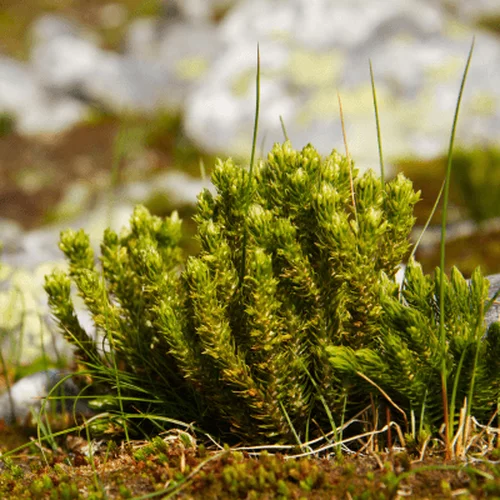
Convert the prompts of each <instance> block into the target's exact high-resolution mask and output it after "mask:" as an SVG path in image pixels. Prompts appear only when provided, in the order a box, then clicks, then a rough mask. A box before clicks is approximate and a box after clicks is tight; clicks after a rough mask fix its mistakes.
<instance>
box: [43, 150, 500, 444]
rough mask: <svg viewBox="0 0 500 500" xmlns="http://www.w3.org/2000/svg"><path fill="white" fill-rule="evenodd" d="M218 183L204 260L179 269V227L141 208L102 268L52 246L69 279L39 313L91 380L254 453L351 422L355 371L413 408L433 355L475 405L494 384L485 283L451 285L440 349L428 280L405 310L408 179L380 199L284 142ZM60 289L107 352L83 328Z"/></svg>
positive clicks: (81, 246)
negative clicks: (72, 348) (85, 314)
mask: <svg viewBox="0 0 500 500" xmlns="http://www.w3.org/2000/svg"><path fill="white" fill-rule="evenodd" d="M212 181H213V184H214V186H215V188H216V194H215V195H214V194H212V193H211V192H210V191H208V190H205V191H203V192H202V193H201V194H200V195H199V198H198V204H197V214H196V216H195V221H196V223H197V226H198V238H199V241H200V244H201V252H200V254H199V255H197V256H191V257H189V258H188V259H187V260H186V261H185V260H184V259H183V257H182V255H181V252H180V250H179V247H178V242H179V240H180V238H181V222H180V221H179V220H178V217H177V216H176V214H175V213H174V214H173V215H172V216H171V217H169V218H166V219H160V218H158V217H154V216H151V215H150V214H149V212H148V211H147V210H146V209H145V208H143V207H140V206H139V207H137V208H136V210H135V212H134V214H133V216H132V218H131V223H130V228H128V229H126V230H124V231H123V232H122V233H121V234H120V235H118V234H116V233H115V232H113V231H111V230H107V231H106V233H105V235H104V239H103V242H102V245H101V257H100V266H98V265H96V262H95V257H94V254H93V251H92V249H91V246H90V243H89V240H88V237H87V236H86V235H85V234H84V233H83V232H82V231H79V232H73V231H66V232H64V233H63V234H62V237H61V244H60V246H61V249H62V250H63V252H64V253H65V254H66V256H67V258H68V260H69V273H64V272H61V271H57V272H54V273H53V274H52V275H50V276H48V277H47V280H46V290H47V292H48V294H49V303H50V306H51V308H52V311H53V313H54V315H55V317H56V318H57V320H58V321H59V324H60V327H61V329H62V331H63V332H64V333H65V335H66V337H67V338H68V339H69V340H70V341H71V342H72V343H74V344H75V345H76V346H77V347H78V355H79V357H80V359H81V361H82V362H83V363H84V364H85V365H86V366H87V367H88V368H89V369H90V370H91V373H92V374H93V378H94V380H95V381H96V382H103V381H104V382H106V381H107V383H108V385H109V390H110V391H111V394H112V395H114V396H115V397H116V398H117V400H119V401H121V402H122V403H124V404H125V405H126V406H127V408H128V409H129V410H131V409H132V408H133V409H134V410H135V411H136V412H138V413H143V414H144V415H149V416H151V415H152V414H154V415H161V416H164V417H169V418H180V419H182V420H183V421H191V420H194V421H195V422H197V424H199V425H201V426H204V428H205V429H207V428H210V427H211V428H212V429H213V428H214V427H215V428H217V430H219V431H222V432H224V431H226V432H231V433H233V434H236V435H238V436H239V437H240V438H242V439H243V440H245V441H247V442H250V443H252V442H253V443H261V442H262V441H263V440H264V441H271V442H276V441H291V440H293V439H299V440H304V439H307V438H309V437H311V436H312V435H313V434H315V435H317V434H319V435H321V433H322V432H324V431H328V430H329V429H330V428H331V427H330V426H331V425H336V424H337V425H338V423H339V421H340V418H341V415H342V411H343V408H344V401H345V398H346V397H347V401H348V406H347V408H348V411H349V410H354V409H355V408H359V407H360V405H364V404H365V403H366V401H367V400H368V398H369V395H370V393H372V394H373V393H376V394H378V390H379V389H378V388H376V387H375V386H374V385H371V384H363V383H360V381H359V380H357V381H355V382H354V380H353V375H354V376H357V372H358V371H359V372H363V373H364V372H366V377H369V378H372V379H374V380H376V381H377V382H378V383H380V384H381V385H383V386H384V387H386V386H388V389H387V387H386V390H389V389H390V391H391V394H397V395H400V396H401V397H399V398H398V402H399V403H400V404H403V405H405V408H411V409H413V408H417V407H419V408H421V407H422V405H423V404H425V401H426V398H427V393H426V391H425V388H426V387H427V388H428V387H429V383H432V382H433V381H434V379H435V377H436V376H438V374H439V366H440V361H439V359H434V356H437V355H438V354H436V353H439V352H443V353H444V354H443V355H447V356H448V357H449V363H450V366H452V367H454V369H456V371H455V372H453V370H452V369H451V368H450V376H451V377H452V378H453V373H456V372H459V375H457V377H458V378H457V380H458V379H460V380H462V378H464V377H465V378H467V379H468V380H469V379H470V378H471V377H474V376H475V377H476V388H477V387H478V386H479V385H480V384H483V381H484V380H490V381H491V380H492V379H495V380H496V378H495V377H497V376H498V375H496V373H499V371H498V370H496V369H495V370H496V373H495V374H493V373H491V370H490V371H489V372H487V371H486V369H487V367H488V366H490V365H487V363H486V358H484V359H483V354H485V352H486V351H485V350H486V349H487V348H488V347H487V346H490V344H486V343H485V344H484V347H478V346H479V345H480V344H479V342H478V339H479V337H480V336H481V335H482V333H483V330H484V327H483V325H482V318H483V316H482V309H481V307H482V305H481V306H479V305H478V304H479V302H480V300H483V299H484V293H485V288H484V287H485V284H484V283H485V282H484V280H482V278H480V277H479V276H477V277H476V278H475V281H473V286H471V287H468V286H467V285H466V284H465V281H464V280H463V279H461V278H460V277H458V274H457V273H456V274H455V275H454V278H453V279H452V283H451V285H449V286H447V288H446V290H447V297H448V296H449V298H453V300H452V301H450V302H447V308H449V309H447V319H448V321H449V322H448V326H447V333H448V338H449V346H448V344H447V346H446V348H443V346H436V345H435V342H436V340H435V338H434V337H435V335H436V334H435V331H436V321H437V319H436V318H438V317H439V315H438V311H437V308H438V304H439V301H438V299H437V298H436V290H437V289H438V287H437V281H436V278H434V279H431V278H426V277H423V276H422V275H421V273H420V274H419V271H418V268H416V267H410V270H409V272H408V277H407V278H408V282H407V286H406V289H405V291H404V293H403V294H402V296H400V295H399V293H398V288H397V284H396V283H395V280H394V277H395V274H396V271H397V268H398V265H399V264H400V263H401V262H402V259H403V258H404V256H405V255H406V254H407V252H408V249H409V241H408V236H409V233H410V230H411V228H412V226H413V223H414V218H413V206H414V204H415V203H416V202H417V201H418V198H419V194H418V193H415V192H414V191H413V188H412V185H411V182H410V181H409V180H407V179H405V178H404V177H403V176H401V175H400V176H398V177H397V178H395V179H394V180H392V181H390V182H386V183H385V184H382V183H381V181H380V179H379V178H377V177H376V176H375V175H374V174H373V173H371V172H368V173H365V174H363V175H358V172H357V171H356V170H355V169H354V168H353V166H352V163H351V160H350V159H349V158H346V157H343V156H341V155H339V154H338V153H336V152H333V153H332V154H331V155H329V156H328V157H326V158H324V157H322V156H321V155H319V154H318V152H317V151H316V150H315V149H314V148H313V147H312V146H310V145H309V146H306V147H305V148H304V149H303V150H302V151H300V152H298V151H295V150H294V149H293V148H292V147H291V145H290V143H288V142H285V143H284V144H283V145H276V146H275V147H274V148H273V150H272V151H271V153H270V154H269V155H268V157H267V160H266V161H260V162H258V163H257V164H256V166H255V171H254V173H253V175H252V177H250V176H249V173H248V171H247V170H245V169H244V168H242V167H241V166H238V165H236V164H235V163H234V162H233V161H232V160H227V161H225V162H219V163H218V164H217V165H216V168H215V170H214V173H213V175H212ZM71 282H74V283H75V284H76V287H77V290H78V292H79V294H80V295H81V296H82V297H83V300H84V302H85V305H86V307H87V308H88V310H89V312H90V313H91V315H92V317H93V320H94V322H95V325H96V327H97V329H98V331H99V332H100V333H101V334H102V335H103V336H104V338H105V340H106V342H107V344H108V348H107V350H106V349H105V352H101V351H102V349H100V346H99V344H98V343H97V342H96V341H95V340H92V339H90V338H89V337H88V335H87V333H86V332H85V331H84V329H83V328H82V327H81V326H80V324H79V322H78V319H77V317H76V314H75V309H74V306H73V303H72V298H71ZM471 300H472V302H471ZM481 304H482V303H481ZM468 308H469V309H468ZM476 313H477V314H476ZM432 335H434V337H433V336H432ZM495 338H496V337H495ZM433 342H434V343H433ZM492 342H494V339H493V340H492ZM471 346H472V347H471ZM474 346H475V349H476V351H474V350H473V351H472V353H473V354H474V355H475V358H473V359H472V360H471V358H470V353H471V349H473V348H474ZM439 347H441V349H442V350H441V351H440V350H439ZM490 347H491V346H490ZM443 349H444V350H443ZM497 350H498V349H497ZM497 350H495V351H494V352H495V353H497ZM498 354H500V353H498ZM498 354H491V356H493V359H494V356H497V359H500V358H499V357H498ZM480 357H481V359H479V358H480ZM488 359H489V358H488ZM478 366H481V367H482V369H483V371H484V373H483V372H482V371H479V372H478V373H477V374H476V375H474V373H475V371H474V370H475V367H478ZM495 366H496V365H495ZM491 367H493V365H491ZM377 370H380V377H378V378H377ZM462 374H463V376H462ZM413 378H414V380H413ZM363 381H365V379H362V382H363ZM469 381H470V380H469ZM495 383H496V386H495V387H496V388H495V389H492V390H493V391H496V392H495V394H497V393H498V381H497V380H496V382H495ZM469 385H470V384H469ZM464 387H466V385H460V390H459V391H457V395H458V397H462V395H463V391H464V389H463V388H464ZM432 390H434V389H432ZM434 396H435V394H433V395H432V398H433V399H432V402H433V406H432V409H433V410H434V409H435V406H436V405H438V403H435V398H434ZM490 396H491V393H490V392H488V394H482V393H480V392H479V391H477V392H474V399H473V404H474V405H475V406H474V408H476V407H477V406H479V407H480V408H482V409H483V410H486V409H487V408H489V407H490V406H491V399H490ZM434 403H435V404H434ZM419 405H420V406H419ZM434 414H435V413H434V412H433V413H432V415H434ZM332 418H333V421H332Z"/></svg>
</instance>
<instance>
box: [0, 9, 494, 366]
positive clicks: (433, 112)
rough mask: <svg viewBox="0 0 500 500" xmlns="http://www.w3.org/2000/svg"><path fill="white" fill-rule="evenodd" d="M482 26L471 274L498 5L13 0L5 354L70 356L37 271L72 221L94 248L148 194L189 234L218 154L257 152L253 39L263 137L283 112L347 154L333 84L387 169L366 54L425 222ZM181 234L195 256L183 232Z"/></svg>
mask: <svg viewBox="0 0 500 500" xmlns="http://www.w3.org/2000/svg"><path fill="white" fill-rule="evenodd" d="M474 36H475V37H476V45H475V51H474V56H473V60H472V65H471V69H470V73H469V78H468V81H467V85H466V90H465V94H464V98H463V104H462V108H461V112H460V121H459V126H458V132H457V139H456V144H457V155H456V161H455V171H454V183H453V189H452V202H451V206H450V209H451V213H450V237H449V245H448V253H447V260H448V264H449V265H450V266H451V265H457V266H458V267H459V268H460V269H461V270H462V271H463V272H464V273H465V274H467V275H468V274H470V272H471V271H472V269H473V268H474V267H475V266H476V265H478V264H479V265H481V266H482V268H483V270H484V271H485V272H486V273H494V272H500V258H499V257H500V230H499V228H500V224H499V223H498V218H497V217H499V216H500V203H499V198H500V197H499V193H500V4H499V2H498V0H475V1H474V2H471V1H470V0H469V1H468V0H432V1H430V0H429V1H426V0H378V1H373V0H178V1H175V0H165V1H161V0H142V1H141V0H122V1H115V2H102V1H101V0H27V1H24V2H19V1H17V0H2V2H1V3H0V241H1V242H2V244H3V251H2V257H1V267H0V280H1V281H0V285H1V288H0V340H1V342H2V345H1V348H2V354H3V358H4V360H7V361H8V362H9V363H11V364H13V366H16V367H22V366H23V365H24V364H26V363H28V364H29V366H30V368H29V369H30V371H34V367H35V365H37V364H38V365H40V366H39V367H40V368H45V367H46V364H47V359H49V360H50V362H51V363H55V364H58V363H59V364H62V365H64V364H65V363H66V362H67V360H68V358H69V357H70V353H69V352H68V349H67V346H66V345H65V344H64V343H63V342H62V341H61V339H60V338H59V337H58V336H56V335H54V332H53V328H52V325H51V323H50V320H49V319H48V315H47V307H46V301H45V297H44V294H43V291H42V285H43V276H44V274H46V273H47V272H48V270H49V269H50V268H52V267H53V266H54V265H64V263H63V262H62V259H61V253H60V251H59V250H58V248H57V241H58V236H59V232H60V230H61V229H62V228H65V227H68V226H71V227H75V228H79V227H84V228H85V229H86V230H87V231H88V232H90V234H91V236H92V238H93V241H95V243H96V245H97V244H98V242H99V240H100V238H101V236H102V232H103V230H104V228H105V227H106V226H108V225H112V226H113V227H115V228H117V229H119V228H120V227H122V226H123V225H125V224H126V223H127V220H128V216H129V215H130V213H131V209H132V207H133V205H134V204H136V203H144V204H145V205H146V206H148V208H150V209H151V210H152V211H153V212H154V213H157V214H159V215H166V214H169V213H170V212H171V210H173V209H177V210H179V212H180V214H181V216H182V217H183V218H184V220H185V226H186V228H187V234H188V235H189V231H190V230H191V231H192V223H191V221H190V217H191V215H192V213H193V203H194V201H195V200H196V195H197V193H198V192H199V190H200V189H201V188H202V187H204V186H209V181H208V177H209V173H210V169H211V167H212V165H213V163H214V158H215V157H216V156H220V157H226V156H228V155H231V156H233V157H237V158H240V159H242V160H243V161H245V159H246V158H247V157H248V156H249V153H250V149H251V139H252V127H253V119H254V110H255V71H256V47H257V43H259V44H260V54H261V68H262V70H261V71H262V72H261V94H262V95H261V115H260V135H259V139H258V150H259V151H260V152H262V153H265V152H266V151H267V150H268V149H269V148H270V147H271V146H272V144H273V143H274V142H275V141H282V140H283V131H282V127H281V123H280V117H282V118H283V121H284V123H285V125H286V130H287V133H288V136H289V138H290V139H291V141H292V143H293V145H294V146H295V147H296V148H301V147H302V146H304V145H305V144H306V143H308V142H311V143H312V144H314V145H315V146H316V147H317V148H318V149H319V150H320V151H321V152H322V153H328V152H330V150H331V149H333V148H336V149H339V150H340V151H342V152H343V151H344V146H343V139H342V128H341V124H340V115H339V106H338V100H337V91H338V92H339V94H340V96H341V98H342V103H343V113H344V117H345V125H346V132H347V140H348V145H349V150H350V154H351V156H352V157H353V159H354V161H355V163H356V165H357V166H358V167H359V168H361V169H366V168H373V169H375V170H378V168H379V167H378V149H377V136H376V128H375V119H374V111H373V102H372V92H371V86H370V72H369V61H370V60H371V62H372V65H373V70H374V76H375V83H376V88H377V96H378V105H379V111H380V117H381V132H382V142H383V149H384V158H385V161H386V168H387V169H388V170H389V173H390V174H395V173H396V172H398V171H404V172H405V173H406V174H407V175H408V176H409V177H410V178H411V179H413V180H414V183H415V186H416V187H417V188H418V189H422V192H423V201H422V202H421V203H420V204H419V207H418V211H417V215H418V222H417V224H418V225H419V226H420V227H421V226H422V225H423V224H424V223H425V221H426V218H427V217H428V215H429V212H430V209H431V208H432V205H433V203H434V200H435V198H436V196H437V193H438V192H439V189H440V186H441V182H442V179H443V175H444V170H445V163H446V158H445V155H446V150H447V146H448V142H449V135H450V129H451V124H452V120H453V114H454V109H455V105H456V100H457V95H458V90H459V86H460V79H461V76H462V72H463V69H464V65H465V61H466V58H467V54H468V51H469V47H470V45H471V42H472V39H473V37H474ZM437 217H439V211H438V213H437ZM435 222H436V224H439V220H438V219H435ZM438 238H439V232H438V230H437V229H435V228H432V227H431V228H430V230H429V231H427V233H426V235H425V237H424V239H423V241H422V244H421V249H420V252H419V254H418V258H419V260H421V261H422V263H423V264H424V266H425V268H426V269H427V270H428V271H431V270H432V269H433V267H434V266H435V265H437V264H438V253H437V245H436V242H437V241H438ZM185 246H186V250H187V251H196V244H195V242H193V241H192V240H191V239H190V238H189V236H187V237H186V242H185ZM82 320H83V321H85V317H84V316H82ZM88 328H89V329H91V328H92V326H91V325H90V324H88ZM16 369H17V368H16Z"/></svg>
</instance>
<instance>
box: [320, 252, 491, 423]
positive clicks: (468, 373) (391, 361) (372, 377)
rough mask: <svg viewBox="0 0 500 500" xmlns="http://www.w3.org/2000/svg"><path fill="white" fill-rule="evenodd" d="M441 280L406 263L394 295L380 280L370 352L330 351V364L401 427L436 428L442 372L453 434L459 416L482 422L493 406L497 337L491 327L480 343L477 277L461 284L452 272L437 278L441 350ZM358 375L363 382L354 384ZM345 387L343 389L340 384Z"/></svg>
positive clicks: (480, 281)
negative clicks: (379, 393)
mask: <svg viewBox="0 0 500 500" xmlns="http://www.w3.org/2000/svg"><path fill="white" fill-rule="evenodd" d="M440 279H441V278H440V272H439V270H436V271H435V273H434V276H430V275H427V276H426V275H424V274H423V272H422V268H421V266H420V265H419V264H417V263H415V262H414V261H411V262H410V264H409V266H408V268H407V270H406V276H405V283H404V288H403V290H402V291H401V292H400V290H399V289H398V286H397V284H395V283H394V282H392V281H391V280H389V279H387V278H386V277H383V278H382V289H383V290H382V294H381V306H382V308H383V310H384V314H383V315H382V318H381V322H380V330H379V335H377V338H376V342H375V344H374V345H373V346H371V347H367V348H361V349H357V350H355V349H352V348H351V347H349V346H330V347H328V348H327V351H328V352H329V354H330V362H331V363H332V366H333V367H334V369H335V371H336V372H337V373H338V374H342V375H340V376H341V377H342V379H343V380H344V382H347V381H348V380H349V379H350V383H351V384H353V385H354V384H355V385H356V386H357V388H358V390H360V391H362V392H363V391H373V388H374V385H375V384H376V386H377V387H379V388H381V389H382V390H383V391H384V397H386V398H387V400H386V402H387V405H389V407H391V408H392V409H393V411H394V413H395V414H397V415H398V416H401V415H399V413H398V412H401V411H402V412H404V413H405V415H404V420H406V422H409V421H410V416H411V415H412V416H413V419H414V421H416V422H417V423H418V425H419V427H420V429H422V428H424V427H425V428H427V429H432V428H436V427H438V426H439V424H440V423H442V422H443V395H442V392H441V370H442V364H443V359H444V360H445V366H446V378H447V387H448V388H449V404H450V414H451V419H452V421H451V424H452V426H453V425H454V424H456V423H457V417H458V413H459V410H460V408H461V407H462V406H463V404H464V402H466V403H467V407H466V409H467V411H468V414H471V413H472V414H473V415H474V416H475V417H477V418H479V419H483V420H487V419H489V418H490V417H491V416H492V415H493V414H494V412H495V411H496V410H497V405H498V402H499V401H500V331H499V329H498V323H494V324H493V325H492V326H491V327H490V329H489V331H488V332H487V335H486V336H485V327H484V324H483V323H484V307H485V304H486V300H487V298H488V281H487V280H486V279H485V278H484V277H483V276H481V273H480V271H479V269H477V270H476V271H475V272H474V274H473V276H472V278H471V280H470V283H468V282H467V281H466V280H465V279H464V278H463V276H462V275H461V274H460V273H459V271H458V270H457V269H456V268H453V269H452V272H451V278H450V279H448V278H447V277H446V276H444V279H445V283H444V294H445V336H446V339H445V342H444V343H443V342H442V340H441V338H440V332H439V321H440V314H439V297H440V286H439V284H440ZM359 374H362V375H363V377H360V376H359ZM347 383H349V382H347Z"/></svg>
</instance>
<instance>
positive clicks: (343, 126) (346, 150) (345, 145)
mask: <svg viewBox="0 0 500 500" xmlns="http://www.w3.org/2000/svg"><path fill="white" fill-rule="evenodd" d="M337 99H338V102H339V112H340V123H341V125H342V137H343V138H344V148H345V155H346V157H347V160H348V161H349V181H350V183H351V196H352V208H353V210H354V215H355V217H356V220H357V218H358V215H357V210H356V196H355V195H354V180H353V175H352V160H351V155H350V154H349V147H348V145H347V134H346V131H345V121H344V108H343V107H342V99H341V98H340V94H339V93H338V92H337Z"/></svg>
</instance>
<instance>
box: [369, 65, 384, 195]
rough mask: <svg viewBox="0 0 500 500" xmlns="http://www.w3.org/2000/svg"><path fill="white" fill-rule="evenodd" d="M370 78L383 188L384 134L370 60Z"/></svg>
mask: <svg viewBox="0 0 500 500" xmlns="http://www.w3.org/2000/svg"><path fill="white" fill-rule="evenodd" d="M370 80H371V85H372V94H373V107H374V109H375V124H376V127H377V144H378V155H379V160H380V180H381V181H382V188H383V187H384V184H385V168H384V155H383V153H382V134H381V132H380V118H379V115H378V104H377V90H376V88H375V78H374V76H373V67H372V62H371V61H370Z"/></svg>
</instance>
